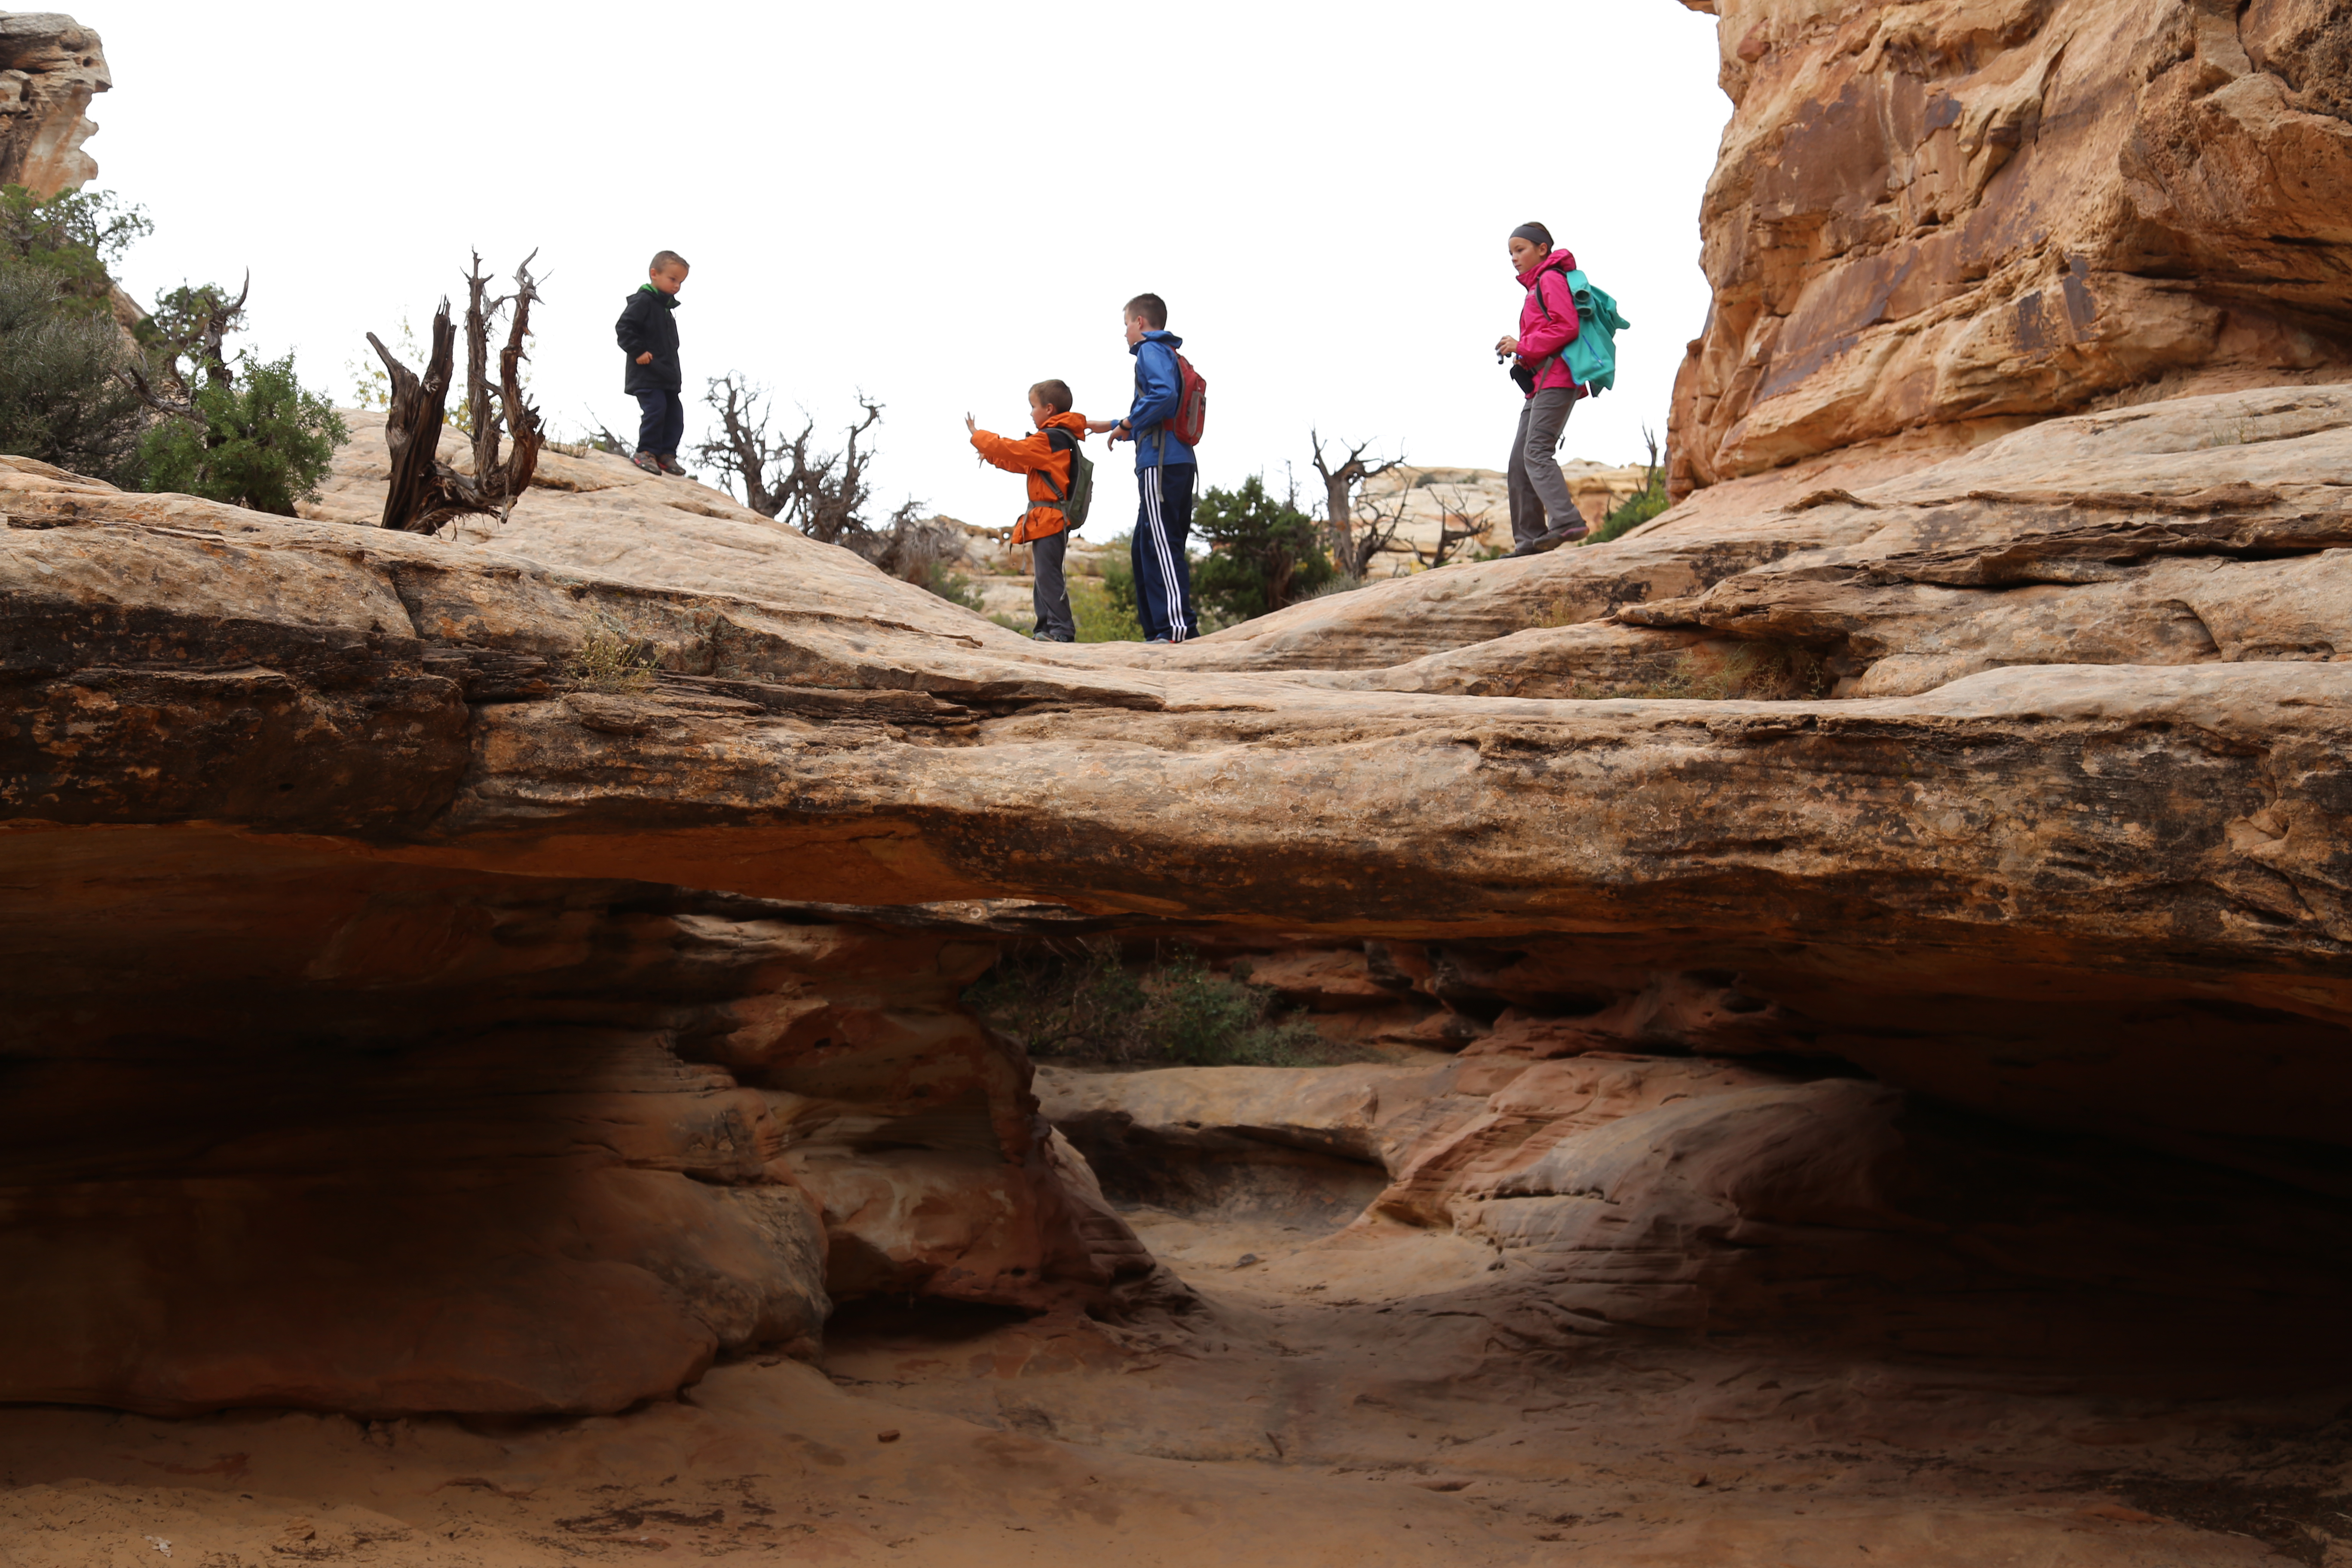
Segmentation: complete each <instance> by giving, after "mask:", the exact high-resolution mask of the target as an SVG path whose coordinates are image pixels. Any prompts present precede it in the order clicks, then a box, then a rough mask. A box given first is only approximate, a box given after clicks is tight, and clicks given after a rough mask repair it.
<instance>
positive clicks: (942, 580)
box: [923, 561, 981, 610]
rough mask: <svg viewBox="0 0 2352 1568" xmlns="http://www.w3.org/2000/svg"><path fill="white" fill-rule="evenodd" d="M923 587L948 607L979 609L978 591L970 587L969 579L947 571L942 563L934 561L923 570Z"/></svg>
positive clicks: (958, 573)
mask: <svg viewBox="0 0 2352 1568" xmlns="http://www.w3.org/2000/svg"><path fill="white" fill-rule="evenodd" d="M923 586H924V587H926V588H929V590H930V591H931V592H932V593H934V594H937V595H939V596H940V598H942V599H945V600H946V601H947V602H948V603H950V605H962V606H963V607H964V608H965V609H967V610H977V609H979V608H980V607H981V598H980V590H979V589H977V588H975V587H973V586H972V585H971V578H969V577H967V576H965V575H964V574H962V573H961V572H950V571H949V570H948V564H947V563H946V562H944V561H934V562H932V563H929V565H928V566H926V567H925V568H924V569H923Z"/></svg>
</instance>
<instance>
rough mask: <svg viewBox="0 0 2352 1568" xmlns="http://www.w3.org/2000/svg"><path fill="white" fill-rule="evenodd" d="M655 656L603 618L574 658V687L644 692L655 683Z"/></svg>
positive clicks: (618, 625)
mask: <svg viewBox="0 0 2352 1568" xmlns="http://www.w3.org/2000/svg"><path fill="white" fill-rule="evenodd" d="M655 669H656V654H655V652H654V650H653V648H652V647H650V646H649V645H647V644H646V643H645V642H643V641H641V640H639V639H638V638H635V637H631V636H630V635H629V629H628V628H627V627H626V626H623V625H621V623H620V622H618V621H616V620H614V619H613V618H612V617H610V616H598V617H597V618H596V619H595V620H594V621H592V622H591V623H590V624H589V626H588V635H587V636H586V637H583V638H582V639H581V643H580V651H579V652H578V653H577V654H575V655H574V656H572V682H573V684H575V685H577V686H581V687H583V688H585V689H588V690H590V691H613V692H625V691H643V690H645V689H646V688H647V687H649V686H651V685H652V684H653V683H654V672H655Z"/></svg>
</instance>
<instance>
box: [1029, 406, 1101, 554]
mask: <svg viewBox="0 0 2352 1568" xmlns="http://www.w3.org/2000/svg"><path fill="white" fill-rule="evenodd" d="M1045 445H1046V446H1048V447H1052V448H1053V449H1054V450H1055V451H1056V452H1067V453H1069V455H1070V489H1069V493H1068V494H1066V495H1065V494H1063V493H1062V487H1061V486H1059V485H1057V484H1055V482H1054V476H1053V475H1051V474H1046V475H1045V488H1046V489H1049V490H1052V491H1053V492H1054V499H1053V500H1050V501H1040V502H1038V503H1037V504H1038V505H1040V506H1050V507H1052V508H1053V509H1054V510H1055V511H1058V512H1060V513H1061V514H1062V520H1063V521H1065V522H1067V523H1068V524H1069V525H1070V531H1071V532H1072V533H1076V532H1077V531H1078V530H1080V529H1082V528H1084V527H1085V526H1086V525H1087V508H1088V507H1091V506H1093V505H1094V503H1095V465H1094V459H1093V458H1089V457H1087V455H1086V453H1085V452H1083V451H1081V450H1079V448H1078V438H1077V437H1076V436H1073V435H1071V434H1070V433H1069V432H1068V431H1067V430H1063V429H1059V428H1056V429H1051V430H1048V431H1046V432H1045Z"/></svg>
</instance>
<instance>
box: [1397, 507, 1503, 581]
mask: <svg viewBox="0 0 2352 1568" xmlns="http://www.w3.org/2000/svg"><path fill="white" fill-rule="evenodd" d="M1490 510H1492V509H1491V508H1490V507H1485V506H1482V507H1480V508H1479V509H1478V510H1476V511H1472V510H1469V507H1468V505H1467V504H1466V503H1465V501H1464V500H1463V499H1462V491H1461V490H1460V489H1458V488H1457V489H1449V490H1448V491H1447V492H1446V496H1445V498H1444V499H1443V500H1440V501H1439V502H1438V512H1437V544H1436V547H1435V548H1433V549H1430V550H1423V549H1422V548H1421V547H1420V546H1418V545H1414V546H1412V553H1413V559H1415V560H1416V561H1419V562H1420V563H1422V565H1423V566H1424V567H1427V568H1429V569H1430V570H1432V571H1434V570H1435V569H1436V568H1438V567H1440V566H1443V565H1444V564H1445V563H1446V562H1447V561H1449V560H1450V559H1452V558H1453V554H1454V546H1456V545H1459V544H1467V543H1468V542H1470V541H1472V540H1474V539H1477V538H1479V537H1481V536H1483V535H1484V534H1485V533H1486V529H1487V527H1488V524H1487V521H1486V514H1487V513H1488V511H1490Z"/></svg>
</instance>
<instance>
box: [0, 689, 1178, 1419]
mask: <svg viewBox="0 0 2352 1568" xmlns="http://www.w3.org/2000/svg"><path fill="white" fill-rule="evenodd" d="M312 738H313V739H315V738H316V736H315V732H314V734H313V736H312ZM266 749H267V742H264V743H263V744H262V745H258V746H256V747H254V748H252V750H251V751H249V752H247V755H246V756H245V757H244V759H243V761H244V763H247V764H256V763H261V762H262V756H261V753H262V752H264V751H266ZM212 765H218V766H233V765H235V764H233V763H226V761H224V762H221V763H215V764H212ZM265 787H266V786H265ZM9 864H10V867H11V869H12V873H13V875H12V878H11V883H10V886H9V889H8V891H7V894H6V895H5V900H0V901H5V907H6V912H5V916H0V920H5V926H6V929H7V931H8V932H9V952H10V959H11V979H10V983H9V1002H10V1010H11V1019H12V1024H11V1030H10V1038H9V1042H8V1044H7V1046H6V1047H5V1055H4V1056H0V1071H5V1081H6V1083H7V1086H8V1093H7V1095H6V1097H5V1113H0V1120H5V1135H0V1144H5V1149H6V1151H7V1152H6V1154H5V1157H0V1258H5V1263H4V1264H0V1321H6V1322H7V1323H8V1324H9V1325H10V1333H9V1336H8V1344H7V1349H6V1351H5V1353H0V1387H5V1390H6V1394H7V1397H10V1398H16V1399H27V1398H29V1399H42V1400H52V1401H65V1402H74V1403H100V1404H107V1405H121V1406H127V1407H130V1408H134V1409H142V1410H151V1411H164V1412H171V1411H183V1410H193V1409H206V1408H213V1407H216V1406H220V1405H246V1404H270V1405H313V1406H321V1407H326V1408H334V1409H348V1410H358V1411H365V1412H383V1411H389V1412H397V1411H403V1410H416V1409H459V1410H481V1411H502V1412H513V1413H529V1412H543V1411H556V1410H597V1409H614V1408H618V1407H620V1406H622V1405H627V1404H630V1403H633V1402H634V1401H635V1400H638V1399H641V1398H644V1397H646V1395H647V1394H651V1393H655V1392H657V1391H659V1390H661V1389H663V1388H665V1387H667V1388H675V1387H677V1386H679V1385H681V1384H686V1383H689V1382H692V1381H693V1380H694V1379H695V1378H697V1377H698V1376H699V1375H700V1374H701V1373H702V1371H703V1370H704V1369H705V1368H707V1367H708V1366H709V1364H710V1363H711V1361H712V1360H713V1358H714V1357H715V1356H717V1355H719V1354H721V1353H727V1352H745V1351H750V1350H754V1349H760V1348H762V1347H780V1348H782V1349H785V1350H792V1351H796V1352H802V1353H805V1352H806V1351H807V1350H808V1349H809V1348H810V1347H812V1346H813V1345H814V1343H815V1342H816V1339H817V1337H818V1336H819V1335H820V1334H821V1332H822V1330H823V1325H824V1319H825V1316H826V1314H827V1313H828V1311H829V1310H831V1305H832V1293H838V1294H841V1295H846V1296H853V1297H854V1296H856V1295H857V1294H860V1293H862V1292H866V1291H871V1290H877V1289H891V1290H896V1291H899V1292H912V1291H929V1292H932V1293H936V1294H939V1295H942V1296H946V1297H950V1298H955V1299H962V1300H986V1301H992V1302H1002V1303H1006V1304H1024V1303H1042V1302H1045V1301H1049V1300H1066V1299H1069V1297H1070V1296H1071V1294H1072V1293H1073V1291H1074V1290H1075V1293H1076V1297H1077V1298H1078V1299H1081V1300H1084V1299H1089V1297H1090V1294H1091V1295H1094V1296H1098V1295H1099V1294H1100V1289H1101V1288H1102V1287H1107V1286H1108V1285H1109V1284H1110V1282H1111V1280H1112V1279H1113V1276H1114V1273H1115V1272H1117V1271H1118V1270H1120V1269H1128V1270H1129V1271H1130V1272H1132V1271H1134V1270H1135V1269H1136V1268H1139V1267H1148V1264H1145V1263H1143V1261H1142V1260H1141V1259H1140V1257H1139V1249H1137V1248H1136V1247H1134V1246H1133V1244H1132V1242H1131V1241H1129V1239H1128V1238H1127V1237H1125V1233H1124V1230H1123V1229H1122V1227H1120V1226H1118V1223H1117V1222H1116V1221H1115V1220H1109V1219H1108V1218H1106V1217H1105V1216H1103V1215H1100V1214H1099V1213H1097V1211H1096V1210H1095V1209H1093V1208H1091V1207H1088V1206H1086V1205H1085V1204H1084V1200H1083V1193H1084V1191H1085V1189H1084V1186H1083V1184H1081V1185H1080V1186H1079V1187H1078V1188H1077V1189H1076V1192H1075V1194H1074V1192H1073V1191H1072V1190H1069V1189H1066V1186H1065V1184H1064V1182H1063V1181H1062V1179H1061V1174H1060V1170H1059V1166H1058V1164H1057V1162H1058V1161H1059V1160H1060V1159H1061V1158H1062V1157H1061V1156H1059V1155H1057V1154H1056V1153H1055V1152H1054V1151H1053V1149H1052V1148H1051V1146H1050V1140H1049V1138H1048V1136H1047V1134H1046V1133H1045V1131H1044V1129H1043V1127H1042V1126H1041V1125H1039V1124H1038V1123H1037V1122H1036V1121H1035V1117H1034V1100H1031V1099H1030V1097H1029V1096H1028V1093H1027V1088H1026V1076H1027V1074H1026V1064H1025V1062H1024V1061H1023V1060H1022V1059H1021V1058H1020V1057H1019V1055H1018V1053H1017V1051H1009V1050H1008V1049H1007V1048H1006V1047H1004V1046H1003V1044H1002V1043H1001V1042H999V1043H992V1042H990V1041H989V1040H987V1039H986V1038H984V1037H982V1035H981V1033H980V1031H979V1030H978V1029H977V1027H976V1026H974V1025H973V1024H972V1023H971V1020H970V1019H969V1018H967V1017H965V1016H963V1015H961V1013H960V1012H959V1011H957V1009H956V1007H955V1005H954V1002H955V995H956V993H957V992H958V991H959V990H960V989H961V985H962V984H964V983H965V982H966V981H968V980H969V979H970V978H971V974H972V973H975V972H976V970H977V969H978V968H979V967H981V966H982V965H984V964H985V963H986V962H987V960H988V957H989V956H990V952H991V950H990V949H988V948H987V947H985V946H979V945H975V944H973V943H971V942H958V941H956V940H954V939H952V938H951V937H945V936H941V935H938V934H925V933H916V932H906V931H900V932H896V933H893V932H886V931H877V930H874V929H871V928H860V927H855V926H844V925H840V924H837V923H823V922H819V921H813V920H812V918H811V917H810V916H809V915H808V914H807V913H805V912H804V911H796V910H786V909H781V908H776V907H772V906H765V905H761V904H759V903H757V902H755V901H752V900H729V899H714V898H710V897H708V896H704V897H695V896H690V895H681V893H680V892H679V891H678V890H677V889H668V888H655V887H647V886H643V885H635V884H626V883H606V884H603V885H598V884H595V883H592V882H583V881H578V880H572V881H553V880H548V879H521V878H499V877H485V876H481V875H470V874H463V873H457V872H452V871H446V870H438V869H430V868H415V867H401V866H388V865H381V864H370V863H368V862H366V861H365V860H359V861H354V860H353V859H352V858H351V857H350V856H349V854H348V853H345V852H341V851H339V850H337V849H335V848H333V847H331V846H330V842H329V841H327V840H323V839H320V838H315V837H294V838H290V839H289V838H285V837H277V838H272V839H269V840H268V841H256V840H254V839H252V838H250V837H246V836H244V835H242V834H239V833H237V832H236V831H233V830H230V829H226V828H223V827H206V826H179V827H175V828H170V829H152V830H151V829H138V828H132V829H128V830H124V831H119V832H110V833H105V834H99V835H95V836H93V835H89V834H77V833H72V832H68V831H57V832H47V833H36V834H31V835H18V836H12V837H11V839H10V845H9ZM19 878H25V879H28V880H20V879H19ZM36 884H37V887H36ZM942 1191H945V1192H947V1193H950V1194H954V1195H955V1198H956V1200H957V1201H954V1202H952V1203H942V1202H941V1201H940V1194H941V1192H942ZM1098 1254H1099V1255H1100V1256H1097V1255H1098Z"/></svg>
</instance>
